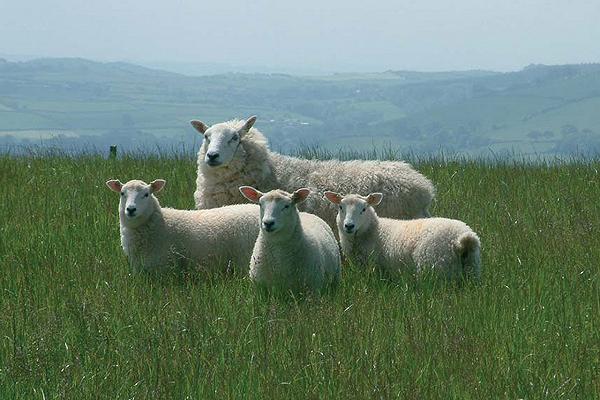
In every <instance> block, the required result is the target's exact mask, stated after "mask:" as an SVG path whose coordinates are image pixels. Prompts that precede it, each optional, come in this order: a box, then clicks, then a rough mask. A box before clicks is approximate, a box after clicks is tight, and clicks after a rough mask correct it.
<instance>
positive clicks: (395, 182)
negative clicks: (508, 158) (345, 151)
mask: <svg viewBox="0 0 600 400" xmlns="http://www.w3.org/2000/svg"><path fill="white" fill-rule="evenodd" d="M255 122H256V117H254V116H253V117H250V118H248V119H247V120H245V121H242V120H231V121H227V122H222V123H219V124H215V125H213V126H211V127H209V126H207V125H205V124H204V123H203V122H201V121H196V120H195V121H191V124H192V125H193V126H194V128H195V129H196V130H198V132H200V133H202V134H203V135H204V142H203V143H202V146H201V147H200V150H199V152H198V178H197V181H196V186H197V189H196V192H195V193H194V198H195V202H196V208H198V209H207V208H214V207H220V206H224V205H228V204H238V203H240V201H241V200H242V198H241V197H240V193H239V191H238V187H239V186H241V185H250V186H254V187H256V188H258V189H260V190H263V191H268V190H272V189H276V188H281V189H283V190H287V191H292V190H294V188H298V187H307V188H309V189H311V191H312V193H313V194H311V196H309V198H308V200H307V201H306V202H305V203H303V204H302V205H300V209H301V210H304V211H308V212H311V213H314V214H316V215H318V216H319V217H321V218H323V219H324V220H325V221H326V222H327V223H328V224H329V226H331V227H332V229H334V230H336V226H335V216H336V209H335V207H333V206H331V205H330V204H329V203H327V202H323V201H322V195H319V194H318V192H319V191H323V190H331V191H336V192H343V193H355V192H362V193H364V192H367V193H368V192H375V191H376V192H384V193H386V195H387V196H389V201H387V202H386V204H385V205H383V206H382V207H381V208H380V210H379V211H380V214H381V215H382V216H387V217H394V218H403V219H405V218H406V219H409V218H419V217H428V216H429V206H430V204H431V202H432V200H433V198H434V192H435V190H434V187H433V184H432V183H431V181H429V179H427V178H426V177H425V176H423V175H422V174H420V173H419V172H417V171H416V170H414V169H413V168H412V166H411V165H410V164H408V163H406V162H402V161H361V160H354V161H339V160H327V161H318V160H303V159H299V158H295V157H289V156H284V155H282V154H278V153H275V152H272V151H270V150H269V147H268V145H267V140H266V138H265V137H264V136H263V134H262V133H260V132H259V131H258V129H256V128H254V127H253V125H254V123H255ZM321 193H322V192H321Z"/></svg>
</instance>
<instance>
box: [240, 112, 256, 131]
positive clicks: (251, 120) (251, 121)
mask: <svg viewBox="0 0 600 400" xmlns="http://www.w3.org/2000/svg"><path fill="white" fill-rule="evenodd" d="M255 122H256V115H253V116H251V117H250V118H248V119H247V120H246V122H244V126H242V127H241V128H240V133H241V134H244V133H248V131H249V130H250V129H251V128H252V126H253V125H254V123H255Z"/></svg>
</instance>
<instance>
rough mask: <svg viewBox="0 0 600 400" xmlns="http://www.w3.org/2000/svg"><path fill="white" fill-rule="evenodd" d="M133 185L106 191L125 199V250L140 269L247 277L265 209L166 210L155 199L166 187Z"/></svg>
mask: <svg viewBox="0 0 600 400" xmlns="http://www.w3.org/2000/svg"><path fill="white" fill-rule="evenodd" d="M165 183H166V182H165V181H164V180H162V179H157V180H155V181H152V182H151V183H150V184H149V185H148V184H146V183H145V182H143V181H140V180H131V181H129V182H127V183H126V184H125V185H123V184H122V183H121V182H119V181H118V180H110V181H108V182H106V185H107V186H108V187H109V188H110V189H111V190H113V191H115V192H117V193H120V195H121V200H120V202H119V218H120V226H121V245H122V247H123V250H124V251H125V254H126V255H127V257H128V258H129V262H130V264H131V265H132V267H133V268H134V269H142V270H146V271H150V270H161V269H164V268H165V267H168V266H170V265H178V266H182V265H189V266H191V267H200V268H201V269H202V270H204V271H207V272H217V271H225V270H227V269H230V268H233V270H234V271H236V272H242V273H247V271H248V269H247V268H248V260H250V255H251V254H252V248H253V247H254V242H255V241H256V238H257V237H258V227H257V226H256V222H257V221H258V215H259V207H257V206H256V205H252V204H241V205H236V206H228V207H221V208H216V209H212V210H191V211H189V210H175V209H172V208H162V207H161V206H160V204H159V202H158V199H157V198H156V197H155V196H154V194H155V193H157V192H159V191H160V190H161V189H162V188H163V187H164V185H165Z"/></svg>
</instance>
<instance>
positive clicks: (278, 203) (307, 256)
mask: <svg viewBox="0 0 600 400" xmlns="http://www.w3.org/2000/svg"><path fill="white" fill-rule="evenodd" d="M239 190H240V192H241V193H242V194H243V195H244V197H246V198H247V199H248V200H250V201H253V202H255V203H259V204H260V233H259V234H258V239H257V240H256V244H255V246H254V251H253V253H252V258H251V260H250V279H252V281H254V283H255V284H256V285H257V286H259V287H263V288H266V289H276V290H280V291H284V292H287V291H291V292H293V293H301V292H310V293H319V292H320V291H321V290H322V289H324V288H326V287H328V286H330V285H335V284H337V283H338V282H339V280H340V270H341V268H340V264H341V261H340V251H339V247H338V243H337V241H336V240H335V236H334V235H333V232H332V231H331V228H329V226H328V225H327V224H326V223H325V221H323V220H322V219H320V218H319V217H317V216H315V215H312V214H308V213H303V212H302V213H301V212H298V209H297V208H296V204H298V203H301V202H303V201H304V200H306V198H307V197H308V195H309V193H310V191H309V190H308V189H305V188H303V189H298V190H296V191H295V192H294V193H293V194H289V193H287V192H284V191H283V190H272V191H270V192H268V193H266V194H263V193H261V192H259V191H258V190H256V189H254V188H252V187H250V186H242V187H240V188H239Z"/></svg>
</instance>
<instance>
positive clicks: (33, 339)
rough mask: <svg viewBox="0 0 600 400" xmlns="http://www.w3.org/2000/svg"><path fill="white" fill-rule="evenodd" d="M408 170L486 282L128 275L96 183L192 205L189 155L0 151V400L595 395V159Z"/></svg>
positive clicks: (106, 201) (598, 293) (598, 230)
mask: <svg viewBox="0 0 600 400" xmlns="http://www.w3.org/2000/svg"><path fill="white" fill-rule="evenodd" d="M418 167H419V169H420V170H421V171H422V172H423V173H425V174H426V175H427V176H429V177H431V178H432V180H433V181H434V182H435V184H436V186H437V189H438V195H437V202H436V203H435V206H434V209H433V212H434V214H435V215H443V216H448V217H454V218H460V219H462V220H464V221H466V222H467V223H468V224H469V225H470V226H471V227H473V228H474V229H475V230H476V231H477V232H478V233H479V234H480V236H481V238H482V243H483V254H482V256H483V268H484V274H483V283H482V284H481V285H480V286H473V285H467V286H466V287H464V288H457V287H455V286H453V285H446V284H443V283H440V282H438V281H435V280H433V279H407V280H405V281H401V282H395V283H391V282H385V281H381V280H379V279H378V278H377V277H376V276H373V275H372V274H369V273H366V272H364V271H362V270H361V269H360V268H358V267H356V266H348V265H347V266H345V268H344V271H343V281H342V284H341V286H340V287H339V289H338V290H337V291H336V292H335V293H332V294H329V295H327V296H324V297H323V298H321V299H308V300H305V301H293V300H288V299H282V298H268V297H267V298H265V297H263V296H259V295H258V294H257V293H256V292H255V291H254V290H253V288H252V286H251V285H250V282H249V281H248V280H246V279H244V278H223V277H220V278H219V277H214V278H212V279H210V278H207V279H205V280H200V279H197V278H194V277H190V276H188V277H183V276H176V275H173V276H171V275H167V276H164V277H161V278H159V279H156V278H152V277H150V276H146V275H139V274H131V273H130V272H129V269H128V265H127V261H126V259H125V257H124V255H123V253H122V251H121V249H120V243H119V233H118V216H117V203H118V200H117V197H116V196H115V195H114V193H111V192H109V190H108V189H106V187H105V186H104V182H105V181H106V180H107V179H109V178H120V179H121V180H122V181H123V182H124V181H126V180H128V179H133V178H142V179H144V180H146V181H149V180H151V179H154V178H158V177H161V178H165V179H167V182H168V183H167V187H166V190H164V191H163V192H162V193H161V194H160V200H161V203H162V204H163V205H169V206H174V207H182V208H185V207H192V205H193V201H192V192H193V190H194V186H195V185H194V181H195V168H194V161H193V160H192V159H191V158H189V157H188V156H177V155H170V156H148V157H138V156H135V155H126V156H125V157H123V158H120V159H118V160H115V161H107V160H105V159H103V158H101V157H99V156H94V155H83V156H77V157H67V156H63V155H60V154H55V155H54V156H52V157H50V156H36V155H30V156H27V157H21V158H16V157H10V156H6V155H5V156H0V184H1V188H2V189H1V190H0V288H1V289H2V295H1V296H0V333H1V338H0V398H2V399H99V398H102V399H103V398H106V399H126V398H127V399H129V398H135V399H146V398H165V399H178V398H181V399H183V398H198V399H200V398H202V399H205V398H220V399H223V398H248V399H254V398H256V399H259V398H261V399H262V398H302V399H305V398H315V399H316V398H360V399H365V398H392V397H399V398H414V399H422V398H432V399H448V398H455V399H478V398H483V399H488V398H510V399H516V398H525V399H538V398H552V399H555V398H565V399H574V398H581V399H591V398H598V396H600V326H599V325H600V324H599V322H600V321H599V315H600V270H599V267H598V265H599V263H598V260H599V259H600V227H599V223H598V221H599V220H600V206H599V203H598V198H599V197H600V186H599V184H598V179H599V177H598V169H599V167H600V163H598V162H586V163H583V162H572V163H557V164H552V165H546V164H543V163H537V164H526V163H516V162H502V161H499V162H498V163H497V164H491V163H489V162H487V163H480V162H477V161H468V160H462V161H452V160H436V159H429V160H427V159H424V160H420V161H419V163H418Z"/></svg>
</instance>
